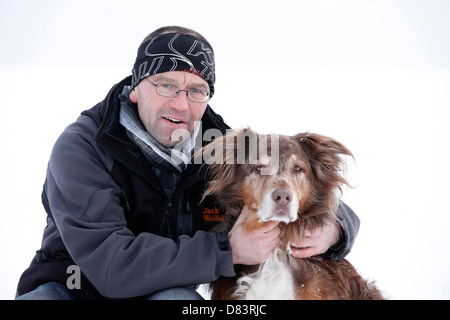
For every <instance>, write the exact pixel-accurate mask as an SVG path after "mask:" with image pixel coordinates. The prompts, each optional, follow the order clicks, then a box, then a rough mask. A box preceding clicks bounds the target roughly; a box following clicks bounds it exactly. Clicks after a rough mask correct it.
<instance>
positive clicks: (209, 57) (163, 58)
mask: <svg viewBox="0 0 450 320" xmlns="http://www.w3.org/2000/svg"><path fill="white" fill-rule="evenodd" d="M168 71H186V72H190V73H192V74H195V75H197V76H199V77H200V78H202V79H203V80H205V81H206V82H207V83H208V85H209V88H210V90H211V92H210V95H211V96H212V95H213V94H214V82H215V81H216V77H215V68H214V51H213V49H212V48H211V47H210V46H209V45H208V44H207V43H206V42H204V41H202V40H200V39H199V38H196V37H194V36H191V35H187V34H180V33H167V34H163V35H160V36H158V37H156V38H153V39H151V40H149V41H146V42H144V43H143V44H141V46H140V47H139V49H138V54H137V58H136V62H135V63H134V68H133V71H132V79H131V86H132V88H134V87H136V86H137V85H138V84H139V82H140V81H141V80H142V79H144V78H146V77H148V76H150V75H153V74H157V73H162V72H168Z"/></svg>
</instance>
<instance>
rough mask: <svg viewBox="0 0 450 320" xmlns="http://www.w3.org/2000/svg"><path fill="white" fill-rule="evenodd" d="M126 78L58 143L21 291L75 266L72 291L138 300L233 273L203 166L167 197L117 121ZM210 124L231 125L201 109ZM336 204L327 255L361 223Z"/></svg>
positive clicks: (62, 276) (344, 247)
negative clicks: (43, 218)
mask: <svg viewBox="0 0 450 320" xmlns="http://www.w3.org/2000/svg"><path fill="white" fill-rule="evenodd" d="M130 78H131V77H128V78H126V79H124V80H123V81H121V82H120V83H118V84H117V85H116V86H114V87H113V88H112V89H111V91H110V92H109V93H108V95H107V97H106V98H105V100H104V101H102V102H101V103H99V104H97V105H96V106H95V107H93V108H92V109H90V110H87V111H84V112H83V113H82V114H81V116H80V117H79V118H78V119H77V121H76V122H75V123H73V124H71V125H69V126H68V127H67V128H66V129H65V131H64V132H63V133H62V134H61V136H60V137H59V138H58V140H57V142H56V143H55V146H54V148H53V151H52V155H51V158H50V161H49V165H48V170H47V177H46V181H45V183H44V190H43V193H42V202H43V205H44V207H45V209H46V211H47V214H48V219H47V227H46V228H45V230H44V236H43V240H42V246H41V249H40V250H39V251H37V253H36V256H35V257H34V259H33V261H32V262H31V265H30V267H29V268H28V269H27V270H26V271H25V272H24V273H23V275H22V277H21V279H20V281H19V285H18V291H17V294H18V295H21V294H24V293H26V292H29V291H31V290H33V289H34V288H36V287H37V286H39V285H40V284H42V283H45V282H49V281H59V282H61V283H63V284H66V280H67V278H68V277H69V274H68V273H67V267H68V266H69V265H72V264H76V265H78V266H79V267H80V269H81V271H82V275H83V277H82V284H81V289H73V291H72V292H73V294H74V295H75V296H76V297H77V298H85V299H89V298H104V297H110V298H130V297H138V296H142V295H147V294H149V293H152V292H156V291H158V290H161V289H165V288H169V287H175V286H185V285H196V284H200V283H207V282H211V281H213V280H215V279H217V277H219V276H233V275H234V268H233V264H232V254H231V250H229V249H228V248H227V247H226V246H222V245H221V243H219V241H218V239H217V236H216V235H215V234H213V233H209V232H207V230H209V229H211V228H212V227H213V226H214V225H215V224H216V223H217V222H218V221H220V219H221V217H222V216H223V215H224V212H221V210H220V208H218V207H217V205H216V203H215V201H214V199H213V198H211V197H209V198H206V199H205V200H204V201H203V202H200V199H201V197H202V194H203V191H204V189H205V187H206V184H207V182H208V176H207V172H206V169H207V168H206V167H205V166H202V165H201V164H190V165H188V167H187V169H186V170H185V171H183V173H182V177H181V181H180V183H179V184H178V186H177V189H176V190H175V192H174V193H173V195H172V197H171V198H170V199H169V198H168V197H167V196H166V193H165V192H164V190H163V187H162V186H161V184H160V182H159V179H158V177H157V176H156V175H155V173H154V171H153V170H152V168H151V166H150V165H149V162H148V160H147V159H146V158H145V156H144V155H143V154H142V152H141V150H140V149H139V148H138V147H137V146H136V145H135V144H134V143H133V142H131V141H130V139H129V138H128V136H127V134H126V132H125V129H124V127H123V126H122V125H121V124H120V123H119V112H120V102H119V99H118V96H119V95H120V94H121V92H122V90H123V87H124V86H125V85H129V84H130ZM210 128H216V129H219V130H220V131H221V132H225V130H226V129H228V128H229V127H228V126H227V125H226V124H225V123H224V122H223V120H222V118H221V117H220V116H219V115H217V114H216V113H214V112H213V111H212V109H211V108H210V107H209V106H208V107H207V109H206V111H205V114H204V116H203V118H202V130H203V131H205V130H208V129H210ZM343 210H344V214H343V215H342V216H343V221H344V224H343V225H344V230H343V231H344V240H343V242H342V243H341V246H340V247H339V248H338V249H336V250H334V251H333V250H332V251H330V252H329V253H328V254H329V256H330V257H331V258H335V259H336V258H343V257H344V256H345V255H346V254H347V253H348V252H349V251H350V248H351V246H352V244H353V241H354V237H355V236H356V233H357V230H358V227H359V220H358V218H357V217H356V215H354V213H353V212H352V211H351V210H350V209H349V208H348V207H345V208H343ZM347 211H348V212H347ZM341 214H342V213H341Z"/></svg>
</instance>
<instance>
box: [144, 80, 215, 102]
mask: <svg viewBox="0 0 450 320" xmlns="http://www.w3.org/2000/svg"><path fill="white" fill-rule="evenodd" d="M145 80H147V81H148V82H150V83H151V84H152V85H154V86H155V87H156V93H157V94H159V95H160V96H162V97H166V98H175V97H176V96H178V94H179V93H180V91H184V92H186V95H187V98H188V99H189V101H192V102H196V103H204V102H207V101H208V100H209V98H210V95H209V92H208V91H205V90H199V89H195V88H194V89H191V90H181V89H180V88H178V87H177V86H174V85H173V84H169V83H153V82H151V81H150V80H148V79H147V78H145Z"/></svg>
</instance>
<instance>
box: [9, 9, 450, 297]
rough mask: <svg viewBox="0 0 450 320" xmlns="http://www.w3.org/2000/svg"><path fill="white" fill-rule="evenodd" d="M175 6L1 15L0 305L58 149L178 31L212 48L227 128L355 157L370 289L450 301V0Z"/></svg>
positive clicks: (354, 258) (31, 232) (21, 259)
mask: <svg viewBox="0 0 450 320" xmlns="http://www.w3.org/2000/svg"><path fill="white" fill-rule="evenodd" d="M172 2H173V6H172V8H174V10H173V12H171V14H169V13H167V14H165V15H164V14H155V13H156V12H158V9H159V8H158V5H157V4H155V3H150V2H149V3H146V2H142V1H137V2H136V3H134V1H132V0H130V2H127V6H124V5H123V3H119V2H115V1H96V2H93V1H56V0H43V1H39V2H36V1H31V0H21V1H13V2H1V3H0V43H1V45H2V50H1V51H0V90H1V99H2V119H3V121H2V125H1V126H0V134H1V136H2V140H1V142H0V143H1V150H2V157H1V159H0V163H1V165H0V175H1V181H2V184H1V186H0V197H1V198H0V199H1V201H0V225H1V226H2V227H3V230H2V233H1V235H0V250H1V252H2V258H1V262H0V283H1V286H0V299H12V298H13V297H14V294H15V288H16V284H17V281H18V279H19V277H20V275H21V273H22V272H23V270H24V269H25V268H26V267H27V266H28V264H29V262H30V261H31V259H32V257H33V255H34V252H35V251H36V250H37V249H39V246H40V240H41V236H42V231H43V228H44V227H45V212H44V209H43V208H42V205H41V203H40V194H41V190H42V184H43V182H44V179H45V171H46V165H47V161H48V158H49V155H50V152H51V148H52V146H53V143H54V141H55V140H56V138H57V137H58V135H59V134H60V133H61V131H62V130H63V129H64V128H65V127H66V126H67V125H68V124H70V123H71V122H72V121H74V120H75V119H76V117H77V116H78V114H79V113H80V112H81V111H82V110H84V109H87V108H89V107H91V106H93V105H94V104H95V103H97V102H98V101H100V100H102V99H103V98H104V96H105V95H106V94H107V92H108V90H109V89H110V88H111V87H112V86H113V85H114V84H115V83H116V82H118V81H119V80H121V79H122V78H124V77H125V76H128V75H129V74H130V72H131V68H132V65H133V63H134V58H135V54H136V51H137V47H138V45H139V43H140V41H141V40H142V39H143V38H144V37H145V36H146V35H147V34H148V33H149V32H150V31H153V30H154V29H156V28H157V27H159V26H163V25H170V24H178V25H184V26H188V27H191V28H193V29H196V30H198V31H199V32H201V33H203V34H204V35H205V37H206V38H207V39H208V40H209V41H210V42H211V43H212V45H213V47H214V49H215V53H216V63H217V70H216V72H217V83H216V94H215V96H214V97H213V99H212V100H211V102H210V104H211V106H212V107H213V108H214V109H215V110H216V111H217V112H219V113H220V114H221V115H222V116H223V117H224V119H225V120H226V121H227V122H228V123H229V124H230V125H231V126H232V127H236V128H240V127H245V126H250V127H252V128H253V129H254V130H256V131H260V132H261V133H280V134H295V133H297V132H301V131H312V132H317V133H321V134H325V135H329V136H331V137H333V138H335V139H337V140H339V141H341V142H343V143H344V144H345V145H346V146H347V147H348V148H349V149H350V150H351V151H352V152H353V154H354V155H355V158H356V163H355V164H351V165H350V168H349V169H350V176H351V177H352V179H355V181H356V188H354V189H345V190H344V196H343V200H344V201H345V202H346V203H347V204H348V205H350V207H351V208H352V209H354V210H355V212H356V213H357V214H358V216H359V217H360V219H361V222H362V224H361V229H360V232H359V235H358V238H357V239H356V243H355V246H354V248H353V250H352V252H351V253H350V255H349V256H348V259H349V260H350V261H351V262H352V263H353V264H354V265H355V266H356V267H357V269H358V270H359V271H360V272H361V273H362V274H363V275H364V276H365V277H366V278H369V279H371V280H375V282H376V284H377V285H378V286H379V287H380V288H381V289H383V290H384V292H385V294H386V295H387V296H389V297H390V298H392V299H450V272H449V270H450V257H449V256H448V254H447V252H448V246H449V244H450V234H449V230H450V229H449V227H450V210H449V208H448V201H447V199H448V197H449V195H450V166H449V165H448V164H449V163H450V143H449V142H448V140H449V138H450V126H449V125H448V119H449V118H450V117H449V106H450V93H449V92H450V90H449V88H450V58H449V57H450V43H449V41H448V39H450V37H449V33H450V26H449V24H450V19H449V18H450V4H449V2H448V1H445V0H436V1H422V0H410V1H400V0H399V1H386V0H384V1H381V0H380V1H370V0H364V1H349V0H346V1H339V2H337V1H324V0H322V1H314V2H312V1H283V0H282V1H279V2H277V6H276V7H275V6H274V5H273V2H271V1H257V2H256V1H255V2H254V3H253V1H246V2H242V1H239V2H237V1H236V5H237V4H239V6H238V8H239V10H236V9H235V8H236V6H235V5H233V4H232V3H230V2H229V1H228V2H224V3H218V4H214V5H212V6H213V7H212V8H211V7H210V6H211V5H210V4H208V5H206V4H205V2H204V1H192V2H191V3H190V5H191V6H195V7H196V8H198V9H197V14H198V17H197V18H195V19H194V17H193V16H192V15H191V14H189V15H186V14H185V11H184V10H183V9H182V8H184V5H183V4H182V3H181V1H172ZM232 2H233V1H232ZM255 3H256V4H257V6H258V8H259V9H258V13H257V14H254V13H253V10H254V9H253V7H254V5H255ZM162 5H163V4H162ZM294 6H295V7H294ZM136 7H138V8H140V9H139V10H136ZM176 8H180V9H176ZM249 13H251V14H249ZM248 16H250V18H247V17H248ZM277 17H278V18H277ZM249 19H250V20H249ZM269 19H270V20H271V21H272V22H271V23H268V20H269ZM273 20H276V21H273ZM118 22H120V23H118Z"/></svg>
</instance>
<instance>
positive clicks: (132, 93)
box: [130, 87, 138, 103]
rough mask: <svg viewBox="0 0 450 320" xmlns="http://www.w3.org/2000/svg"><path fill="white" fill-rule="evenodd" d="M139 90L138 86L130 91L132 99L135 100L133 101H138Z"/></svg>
mask: <svg viewBox="0 0 450 320" xmlns="http://www.w3.org/2000/svg"><path fill="white" fill-rule="evenodd" d="M137 90H138V88H137V87H135V88H134V89H133V90H131V92H130V101H131V102H133V103H137V100H138V99H137Z"/></svg>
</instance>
